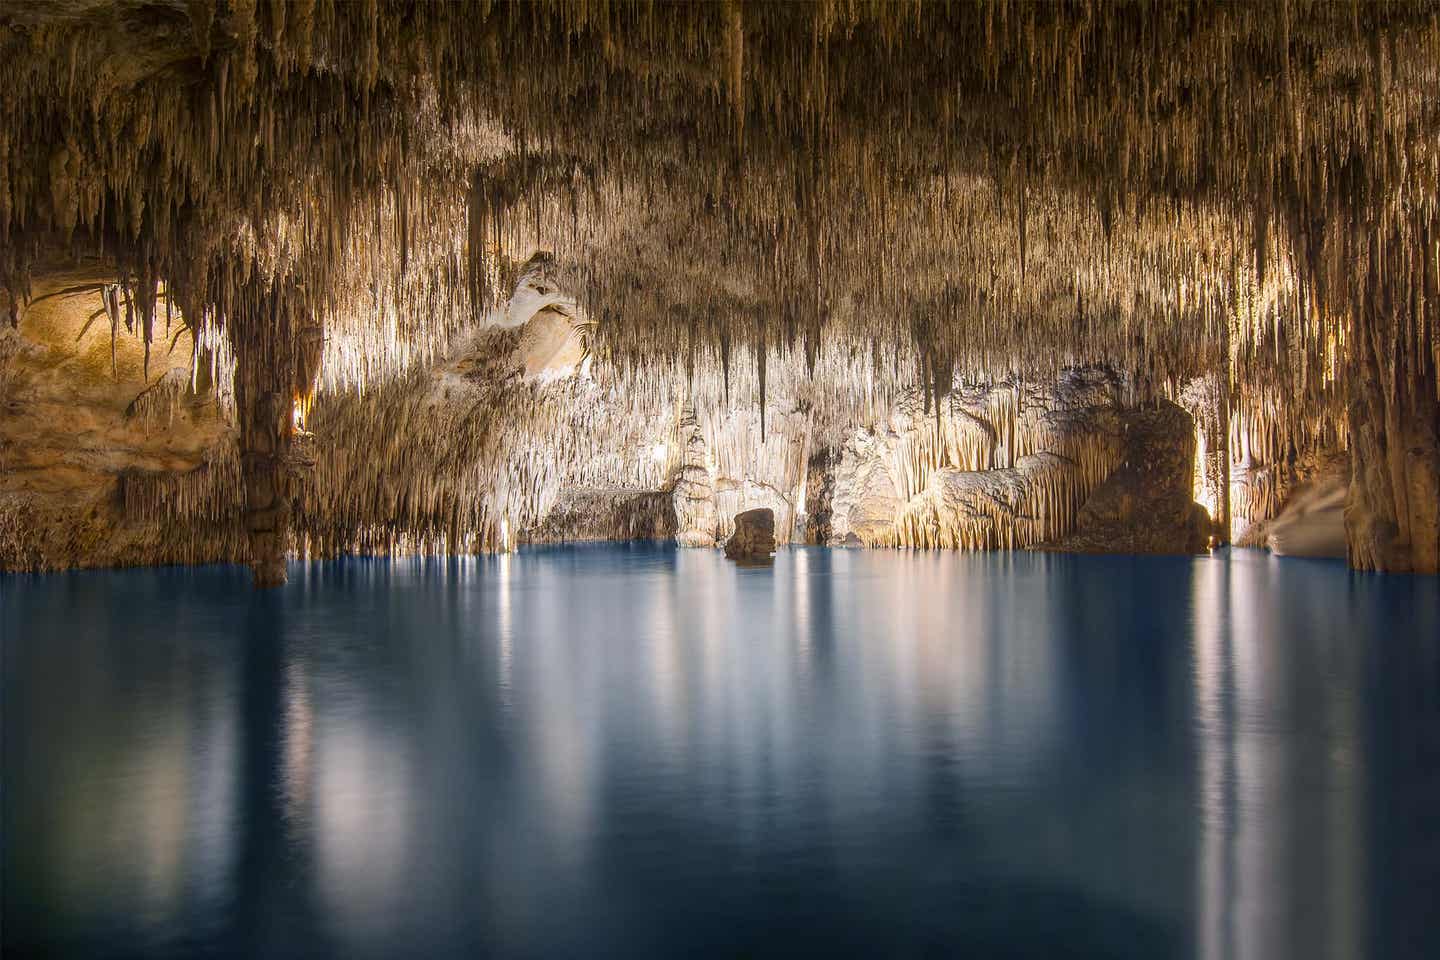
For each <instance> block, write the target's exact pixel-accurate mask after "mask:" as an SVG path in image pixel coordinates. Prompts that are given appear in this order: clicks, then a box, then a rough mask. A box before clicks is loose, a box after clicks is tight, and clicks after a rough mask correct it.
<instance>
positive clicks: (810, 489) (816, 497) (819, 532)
mask: <svg viewBox="0 0 1440 960" xmlns="http://www.w3.org/2000/svg"><path fill="white" fill-rule="evenodd" d="M834 499H835V461H834V457H833V456H832V454H831V451H830V450H829V449H828V448H825V449H821V450H820V451H819V452H817V453H814V454H811V456H810V467H809V471H808V472H807V473H806V476H805V542H806V543H811V544H825V543H829V542H830V540H831V538H832V537H833V535H834V534H833V529H832V527H831V525H830V521H831V517H832V516H833V515H834V510H833V503H834Z"/></svg>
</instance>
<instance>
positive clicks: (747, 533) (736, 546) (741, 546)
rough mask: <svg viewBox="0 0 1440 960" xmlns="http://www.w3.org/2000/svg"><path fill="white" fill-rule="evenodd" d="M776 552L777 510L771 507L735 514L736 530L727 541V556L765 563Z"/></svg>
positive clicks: (744, 561)
mask: <svg viewBox="0 0 1440 960" xmlns="http://www.w3.org/2000/svg"><path fill="white" fill-rule="evenodd" d="M774 553H775V511H773V510H771V509H770V508H769V507H759V508H757V509H755V510H746V511H745V512H744V513H738V514H736V515H735V532H734V533H732V534H731V535H730V539H729V540H727V541H725V556H727V557H729V558H730V559H731V560H737V561H739V562H741V563H764V562H766V561H768V560H769V559H770V558H771V557H772V556H773V555H774Z"/></svg>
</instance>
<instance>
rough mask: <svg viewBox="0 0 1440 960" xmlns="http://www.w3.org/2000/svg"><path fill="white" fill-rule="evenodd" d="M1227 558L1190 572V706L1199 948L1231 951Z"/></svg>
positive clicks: (1208, 953)
mask: <svg viewBox="0 0 1440 960" xmlns="http://www.w3.org/2000/svg"><path fill="white" fill-rule="evenodd" d="M1229 571H1230V567H1229V563H1228V561H1216V562H1213V563H1202V564H1200V565H1199V566H1198V567H1197V568H1196V571H1195V575H1194V578H1193V579H1192V580H1191V584H1192V588H1193V594H1192V609H1193V610H1194V615H1195V634H1194V636H1195V710H1196V717H1195V722H1196V727H1197V731H1196V732H1197V735H1198V737H1199V741H1200V742H1199V749H1198V751H1197V753H1198V755H1199V765H1200V771H1199V780H1200V797H1199V800H1200V807H1201V809H1200V816H1201V832H1200V851H1199V857H1198V859H1197V863H1198V866H1199V870H1200V877H1199V881H1198V883H1197V884H1196V887H1197V892H1198V895H1199V898H1200V903H1199V909H1198V910H1197V911H1196V915H1197V916H1198V917H1199V927H1200V929H1199V939H1200V944H1199V946H1200V949H1199V956H1200V957H1201V958H1203V960H1212V958H1214V960H1221V958H1228V957H1233V956H1235V944H1234V939H1235V930H1234V912H1233V910H1232V901H1231V887H1232V882H1233V878H1234V873H1235V851H1234V843H1235V836H1234V824H1233V822H1232V819H1233V811H1234V804H1235V793H1234V790H1235V784H1234V777H1233V763H1234V718H1233V716H1230V711H1231V710H1233V703H1234V682H1235V681H1234V665H1233V663H1232V662H1231V657H1230V655H1229V650H1228V649H1227V648H1228V646H1229V637H1228V635H1227V629H1226V623H1225V608H1226V604H1227V600H1228V597H1227V592H1228V591H1227V589H1226V587H1227V586H1228V581H1229Z"/></svg>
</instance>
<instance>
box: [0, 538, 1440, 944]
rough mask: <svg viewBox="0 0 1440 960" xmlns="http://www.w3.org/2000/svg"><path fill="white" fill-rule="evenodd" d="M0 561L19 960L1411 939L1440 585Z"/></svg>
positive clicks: (1051, 562)
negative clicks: (286, 581)
mask: <svg viewBox="0 0 1440 960" xmlns="http://www.w3.org/2000/svg"><path fill="white" fill-rule="evenodd" d="M291 578H292V579H291V583H290V585H289V586H287V587H285V588H284V589H283V590H280V591H275V592H269V593H262V594H255V593H252V592H251V591H250V590H249V588H248V586H247V575H246V574H245V573H244V572H243V571H241V570H236V569H233V568H200V569H171V570H137V571H123V572H91V573H76V574H68V575H56V576H45V577H0V605H3V611H0V630H3V642H4V659H3V669H4V675H3V680H4V701H3V729H4V742H3V746H4V756H3V802H4V818H3V831H4V832H3V838H0V840H3V855H4V862H3V866H4V874H3V878H0V879H3V910H4V913H3V932H0V935H3V943H4V953H5V955H6V956H7V957H9V956H26V955H32V954H33V955H45V956H67V955H69V956H80V955H85V956H127V957H128V956H150V957H166V956H192V955H234V956H263V955H274V956H335V957H359V958H365V957H397V956H414V957H472V956H506V957H508V956H516V957H522V956H524V957H529V956H533V957H542V956H545V957H548V956H559V957H580V956H586V957H590V956H619V957H642V956H687V957H688V956H725V957H730V956H747V955H752V956H753V955H774V956H794V955H797V954H816V953H821V954H829V955H837V954H838V955H879V956H914V955H932V954H934V955H964V956H1035V957H1047V958H1048V957H1056V956H1110V957H1126V956H1133V957H1187V956H1196V957H1206V958H1210V957H1257V958H1281V957H1303V958H1322V957H1377V958H1392V957H1411V956H1413V957H1426V956H1428V957H1435V956H1440V912H1437V908H1440V584H1437V581H1436V580H1435V578H1428V579H1426V578H1412V577H1398V576H1397V577H1388V578H1386V577H1377V576H1365V575H1355V574H1351V573H1350V572H1348V571H1347V570H1346V569H1345V568H1344V567H1343V565H1341V564H1338V563H1329V562H1318V561H1305V560H1277V559H1273V558H1270V557H1267V556H1265V555H1264V554H1259V553H1253V552H1243V551H1237V552H1234V553H1232V554H1226V553H1221V554H1217V555H1216V556H1214V557H1208V558H1195V559H1191V558H1159V559H1154V558H1149V559H1139V558H1124V557H1120V558H1110V557H1071V556H1058V555H1027V554H1021V555H1006V554H969V555H963V554H938V553H937V554H914V553H901V552H861V551H826V550H819V549H794V550H790V551H785V552H782V553H781V554H780V556H779V557H778V558H777V560H776V563H775V565H774V567H773V568H772V569H763V568H762V569H739V568H736V567H735V566H733V565H730V564H728V563H727V562H726V561H725V560H724V559H723V558H722V557H720V556H719V555H718V554H716V553H714V552H709V551H676V550H673V549H667V548H661V547H651V546H627V545H621V546H594V547H579V548H568V549H548V550H536V551H533V552H522V553H519V554H516V555H513V556H509V557H500V558H486V559H467V560H451V561H443V560H430V561H419V560H417V561H395V562H393V563H392V562H387V561H373V560H352V561H346V562H336V563H329V564H319V565H313V566H302V565H293V566H292V569H291Z"/></svg>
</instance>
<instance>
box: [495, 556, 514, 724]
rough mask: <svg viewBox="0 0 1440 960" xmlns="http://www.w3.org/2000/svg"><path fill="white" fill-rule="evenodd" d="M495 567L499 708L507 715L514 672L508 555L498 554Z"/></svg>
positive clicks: (511, 706) (510, 706) (511, 705)
mask: <svg viewBox="0 0 1440 960" xmlns="http://www.w3.org/2000/svg"><path fill="white" fill-rule="evenodd" d="M496 566H497V568H498V572H499V580H498V584H497V586H496V594H497V599H498V601H499V606H500V612H499V621H500V622H499V627H500V638H499V640H500V706H501V709H503V710H504V711H505V712H506V713H509V712H510V711H511V710H513V709H514V707H515V704H514V703H513V700H512V693H511V691H512V687H511V683H512V680H513V676H512V674H513V670H514V667H513V665H512V663H511V656H512V653H511V644H512V642H513V639H514V638H513V636H512V630H513V627H512V625H511V612H510V554H508V553H502V554H500V556H499V558H498V559H497V561H496Z"/></svg>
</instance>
